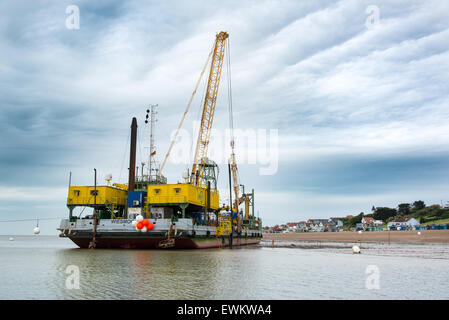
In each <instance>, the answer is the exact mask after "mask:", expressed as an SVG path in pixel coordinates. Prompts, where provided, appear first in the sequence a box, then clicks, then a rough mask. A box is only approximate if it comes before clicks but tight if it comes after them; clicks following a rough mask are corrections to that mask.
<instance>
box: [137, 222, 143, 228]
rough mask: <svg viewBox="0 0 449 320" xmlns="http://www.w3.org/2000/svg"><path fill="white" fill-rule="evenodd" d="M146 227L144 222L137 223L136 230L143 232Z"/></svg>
mask: <svg viewBox="0 0 449 320" xmlns="http://www.w3.org/2000/svg"><path fill="white" fill-rule="evenodd" d="M143 227H144V225H143V223H142V222H139V223H137V225H136V228H137V229H139V230H141V229H142V228H143Z"/></svg>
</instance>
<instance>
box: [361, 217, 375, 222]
mask: <svg viewBox="0 0 449 320" xmlns="http://www.w3.org/2000/svg"><path fill="white" fill-rule="evenodd" d="M363 219H365V221H374V218H371V217H363Z"/></svg>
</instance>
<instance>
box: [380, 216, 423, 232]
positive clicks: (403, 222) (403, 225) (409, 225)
mask: <svg viewBox="0 0 449 320" xmlns="http://www.w3.org/2000/svg"><path fill="white" fill-rule="evenodd" d="M418 225H419V221H418V220H416V219H415V218H410V219H409V218H396V219H394V220H392V221H390V222H388V224H387V227H388V229H389V230H406V229H409V230H410V229H414V228H416V226H418Z"/></svg>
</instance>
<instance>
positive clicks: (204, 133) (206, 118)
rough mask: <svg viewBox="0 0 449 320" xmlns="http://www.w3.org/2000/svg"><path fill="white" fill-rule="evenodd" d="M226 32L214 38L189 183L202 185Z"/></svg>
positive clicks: (226, 36)
mask: <svg viewBox="0 0 449 320" xmlns="http://www.w3.org/2000/svg"><path fill="white" fill-rule="evenodd" d="M228 36H229V35H228V33H227V32H223V31H222V32H220V33H219V34H217V37H216V39H215V45H214V49H213V54H212V61H211V66H210V72H209V79H208V82H207V89H206V96H205V98H204V105H203V113H202V115H201V123H200V127H199V132H198V140H197V143H196V149H195V156H194V158H193V165H192V171H191V177H190V183H191V184H193V185H195V186H198V187H201V186H202V185H203V176H204V168H205V165H206V158H207V149H208V147H209V139H210V133H211V129H212V122H213V120H214V113H215V105H216V102H217V94H218V86H219V84H220V76H221V69H222V66H223V60H224V54H225V47H226V39H227V38H228Z"/></svg>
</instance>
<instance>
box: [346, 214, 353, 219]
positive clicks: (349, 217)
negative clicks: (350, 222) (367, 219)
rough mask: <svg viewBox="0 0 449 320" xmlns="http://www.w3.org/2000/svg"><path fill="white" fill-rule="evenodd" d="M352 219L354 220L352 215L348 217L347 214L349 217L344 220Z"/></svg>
mask: <svg viewBox="0 0 449 320" xmlns="http://www.w3.org/2000/svg"><path fill="white" fill-rule="evenodd" d="M352 218H354V216H353V215H350V214H349V215H347V216H346V219H352Z"/></svg>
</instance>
